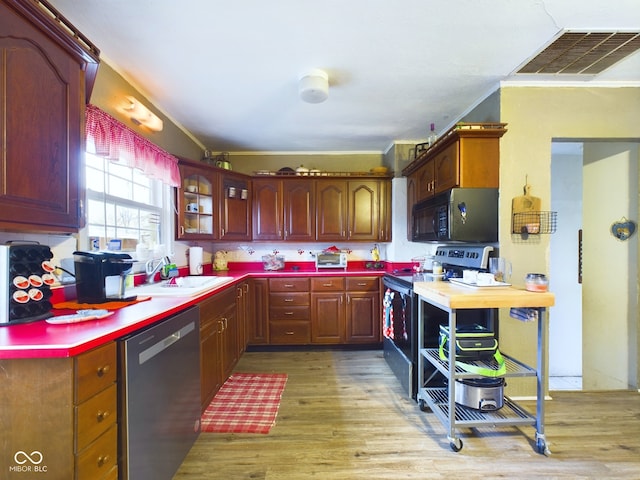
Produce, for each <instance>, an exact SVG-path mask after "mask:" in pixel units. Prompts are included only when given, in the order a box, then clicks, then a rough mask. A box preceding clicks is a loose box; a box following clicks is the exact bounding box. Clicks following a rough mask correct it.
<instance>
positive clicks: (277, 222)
mask: <svg viewBox="0 0 640 480" xmlns="http://www.w3.org/2000/svg"><path fill="white" fill-rule="evenodd" d="M282 206H283V200H282V182H281V181H279V180H273V179H254V180H253V239H254V240H283V239H284V232H283V228H282V226H283V225H282V224H283V210H282Z"/></svg>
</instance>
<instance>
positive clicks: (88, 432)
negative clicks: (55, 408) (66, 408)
mask: <svg viewBox="0 0 640 480" xmlns="http://www.w3.org/2000/svg"><path fill="white" fill-rule="evenodd" d="M117 401H118V399H117V388H116V384H115V383H114V384H113V385H111V386H110V387H109V388H107V389H106V390H103V391H102V392H100V393H98V394H97V395H95V396H93V397H91V398H90V399H89V400H87V401H86V402H83V403H81V404H80V405H78V406H77V407H76V408H75V414H76V429H77V430H76V431H77V440H76V450H75V451H76V452H79V451H80V450H82V449H83V448H85V447H86V446H87V445H88V444H89V443H91V442H92V441H93V440H94V439H95V438H97V437H99V436H100V435H101V434H102V433H103V432H104V431H106V430H107V429H108V428H109V427H110V426H111V425H113V424H114V423H115V422H116V419H117V416H118V415H117V413H118V412H117Z"/></svg>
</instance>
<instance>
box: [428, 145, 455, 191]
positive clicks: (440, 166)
mask: <svg viewBox="0 0 640 480" xmlns="http://www.w3.org/2000/svg"><path fill="white" fill-rule="evenodd" d="M433 172H434V180H435V193H440V192H444V191H446V190H449V189H450V188H453V187H456V186H458V185H459V184H460V181H459V162H458V143H454V144H452V145H450V146H449V147H447V148H446V149H445V150H444V151H443V152H441V153H440V154H438V156H436V157H435V158H434V159H433Z"/></svg>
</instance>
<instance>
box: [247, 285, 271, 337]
mask: <svg viewBox="0 0 640 480" xmlns="http://www.w3.org/2000/svg"><path fill="white" fill-rule="evenodd" d="M249 286H250V288H249V300H248V303H249V309H248V312H247V318H246V323H245V324H246V328H247V344H249V345H268V344H269V280H268V279H266V278H254V279H251V280H250V283H249Z"/></svg>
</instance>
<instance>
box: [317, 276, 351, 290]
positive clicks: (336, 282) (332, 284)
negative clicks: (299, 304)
mask: <svg viewBox="0 0 640 480" xmlns="http://www.w3.org/2000/svg"><path fill="white" fill-rule="evenodd" d="M311 290H312V291H313V292H344V277H321V278H312V279H311Z"/></svg>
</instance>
